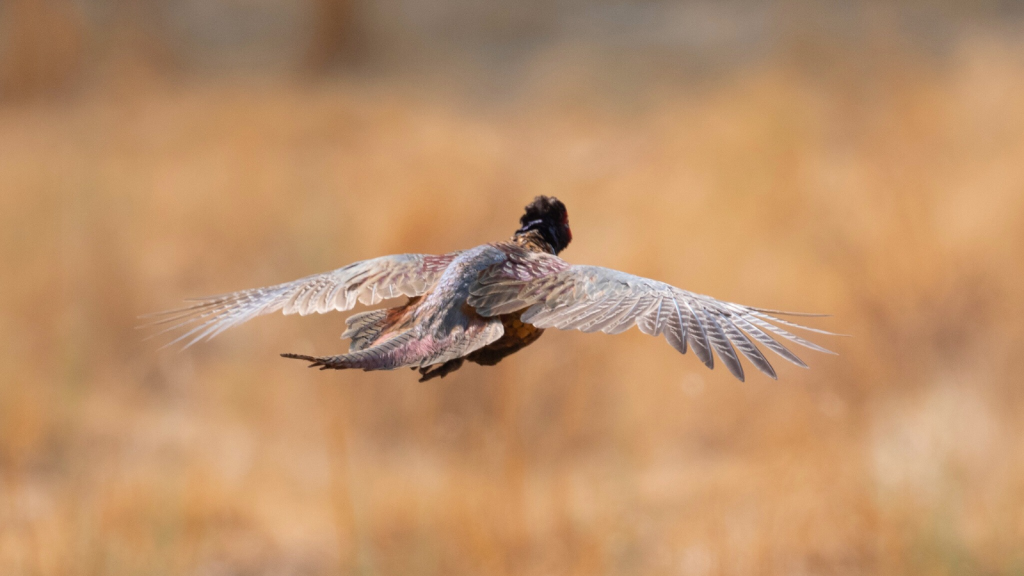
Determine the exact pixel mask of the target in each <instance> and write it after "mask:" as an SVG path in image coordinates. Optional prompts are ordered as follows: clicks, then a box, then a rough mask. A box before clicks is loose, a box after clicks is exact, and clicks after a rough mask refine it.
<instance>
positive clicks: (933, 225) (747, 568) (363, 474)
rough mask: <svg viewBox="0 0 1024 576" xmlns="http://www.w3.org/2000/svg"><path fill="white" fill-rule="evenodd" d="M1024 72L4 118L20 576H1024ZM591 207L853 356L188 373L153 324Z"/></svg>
mask: <svg viewBox="0 0 1024 576" xmlns="http://www.w3.org/2000/svg"><path fill="white" fill-rule="evenodd" d="M1021 94H1024V64H1022V61H1021V59H1020V57H1019V54H1017V53H1014V52H1013V51H1011V50H1009V49H1006V48H1001V47H1000V46H999V45H998V44H993V43H985V42H977V43H973V44H971V43H968V44H965V45H964V46H962V47H961V48H960V49H959V50H958V51H957V53H956V54H955V55H954V56H953V57H951V59H950V61H949V62H948V63H947V64H946V65H944V66H941V67H928V66H920V65H918V64H917V63H914V62H912V61H909V60H903V61H901V60H894V61H891V62H888V63H886V65H884V66H879V67H877V68H873V69H872V70H871V72H870V73H869V74H861V75H856V74H853V75H832V76H824V77H823V76H816V75H812V74H809V73H806V72H802V71H801V68H800V67H794V66H788V65H786V64H784V63H775V64H766V65H763V66H759V67H756V68H754V69H750V70H747V71H745V72H743V73H741V74H737V75H735V76H733V77H730V78H726V79H722V80H719V81H715V82H711V83H709V84H706V85H704V86H703V87H701V88H699V89H690V90H682V89H663V90H660V91H658V92H656V93H653V94H646V95H645V96H644V97H643V98H642V99H637V102H638V104H636V105H633V106H628V107H626V106H622V105H618V104H612V103H609V101H607V100H604V99H602V98H600V97H592V96H586V95H585V94H582V93H581V92H580V91H576V90H572V89H568V88H565V87H564V86H560V85H558V83H557V82H554V81H551V80H539V81H537V83H536V87H535V88H532V89H527V90H525V91H524V95H523V96H521V97H519V98H517V99H515V100H514V101H513V102H510V103H504V104H487V103H481V102H480V101H478V100H474V99H472V98H468V99H467V98H463V99H459V98H456V97H453V96H452V95H451V93H450V92H445V91H443V90H430V89H414V88H413V87H411V86H409V85H402V84H398V85H386V84H375V83H373V82H370V81H355V80H351V81H338V82H336V83H330V84H322V85H297V84H289V83H281V82H271V83H267V84H259V83H244V82H243V83H238V84H234V85H232V84H230V83H220V84H206V85H192V86H181V85H176V86H170V87H167V86H163V87H161V86H160V85H154V86H149V87H143V88H139V89H118V88H116V87H108V88H100V89H96V90H95V91H92V92H89V93H86V94H83V95H80V96H78V97H75V98H73V99H70V100H59V101H53V100H51V101H46V102H23V103H9V104H7V105H6V106H5V107H3V108H0V180H2V184H0V186H2V189H3V193H2V194H0V234H2V238H3V242H2V252H0V254H2V261H3V262H4V268H5V273H4V274H3V275H2V276H0V294H2V299H3V305H2V307H0V323H2V324H0V346H2V348H3V350H4V353H5V360H4V361H3V362H2V363H0V573H2V574H5V575H6V574H10V575H21V574H25V575H51V574H53V575H57V574H113V575H116V574H133V575H134V574H204V575H205V574H338V573H360V574H445V575H451V574H538V575H540V574H587V575H590V574H688V575H705V574H707V575H716V574H742V575H751V574H1021V573H1022V570H1024V552H1022V550H1024V547H1022V545H1021V543H1022V542H1024V506H1022V503H1024V424H1022V422H1024V419H1022V418H1021V416H1022V414H1024V392H1022V386H1021V383H1020V376H1019V374H1020V373H1021V369H1022V368H1024V361H1022V355H1021V354H1020V353H1019V350H1020V349H1021V346H1022V345H1024V328H1022V323H1021V318H1024V306H1022V304H1024V298H1022V297H1021V295H1022V294H1024V286H1022V284H1024V281H1022V278H1024V259H1022V257H1021V252H1020V249H1021V247H1022V246H1024V193H1022V189H1024V188H1022V185H1024V162H1021V158H1024V99H1022V98H1021ZM536 194H555V195H557V196H559V197H560V198H561V199H563V200H564V201H565V202H566V204H567V205H568V206H569V211H570V215H571V219H572V223H573V230H574V233H575V237H576V241H575V243H574V244H573V245H572V246H571V247H570V248H569V250H568V251H567V252H566V253H565V254H564V256H565V257H566V258H567V259H569V260H571V261H574V262H586V263H593V264H601V265H606V266H611V267H617V268H622V269H625V270H629V271H632V272H635V273H639V274H645V275H650V276H654V277H657V278H659V279H663V280H666V281H670V282H674V283H676V284H678V285H680V286H683V287H686V288H688V289H692V290H696V291H700V292H704V293H710V294H713V295H715V296H718V297H721V298H724V299H730V300H733V301H738V302H743V303H750V304H755V305H760V306H768V307H775V308H782V309H800V310H808V311H826V312H831V313H833V314H835V317H834V318H831V319H826V320H823V321H821V322H819V323H818V325H819V326H821V327H823V328H826V329H830V330H835V331H837V332H844V333H849V334H852V335H853V338H848V339H829V340H828V341H827V342H824V343H825V344H826V345H828V346H830V347H831V348H834V349H836V350H837V351H838V352H839V353H840V355H839V356H838V357H827V356H823V355H816V354H814V353H807V354H806V355H805V358H806V359H807V360H808V361H809V363H810V364H811V365H812V369H811V370H809V371H803V370H800V369H798V368H795V367H791V366H781V367H780V368H781V369H780V375H781V379H780V381H779V382H773V381H770V380H768V379H767V378H764V377H761V376H760V375H751V376H750V378H748V382H747V383H744V384H740V383H738V382H735V381H733V380H732V379H731V378H730V377H729V375H728V373H727V372H726V371H724V370H721V369H718V370H715V371H714V372H708V371H707V370H705V369H704V368H703V367H702V366H701V365H700V364H699V363H698V362H697V361H696V360H695V359H694V358H693V357H691V356H687V357H679V356H678V355H677V354H676V353H675V352H674V351H673V350H672V349H671V348H670V347H668V346H667V345H665V343H664V342H662V341H658V340H653V339H650V338H647V337H645V336H643V335H641V334H639V333H636V332H635V331H634V332H630V333H627V334H623V335H620V336H617V337H609V336H599V335H583V334H578V333H549V334H547V335H546V336H545V337H544V339H543V340H542V341H541V342H540V343H538V345H536V346H534V347H531V348H529V349H527V350H526V351H524V352H522V353H520V354H518V355H516V356H514V357H512V358H510V359H508V360H506V361H505V362H503V363H502V364H501V365H499V366H498V367H495V368H492V369H484V368H480V367H476V366H471V367H468V368H464V369H463V370H461V371H460V372H458V373H456V374H454V375H453V376H451V377H449V378H446V379H445V380H443V381H439V382H438V381H433V382H430V383H427V384H418V383H416V382H415V378H414V375H413V374H411V373H409V372H406V371H399V372H395V373H375V374H365V373H361V372H351V373H349V372H343V373H330V374H328V373H321V372H316V371H306V370H304V369H302V368H301V367H300V366H299V365H297V364H295V363H293V362H288V361H284V360H281V359H280V358H278V357H277V354H278V353H280V352H287V351H292V352H304V353H308V352H313V353H333V352H336V351H339V350H342V349H343V348H344V344H343V343H341V342H340V341H338V340H337V336H338V334H339V333H340V332H341V331H342V329H343V323H342V319H343V316H341V315H331V316H324V317H317V318H305V319H299V318H292V317H289V318H283V317H282V318H277V317H273V318H266V319H260V320H258V321H254V322H253V323H252V324H250V325H247V326H245V327H244V328H241V329H237V330H233V331H231V332H229V333H227V334H224V335H223V336H222V337H220V338H219V339H217V340H216V341H214V342H212V343H210V344H208V345H202V346H198V347H196V348H194V349H190V350H188V351H187V352H184V353H179V352H175V351H172V350H160V351H158V350H157V347H158V343H154V342H152V341H146V342H143V341H140V334H139V333H138V332H137V331H135V330H134V329H133V326H134V325H135V324H136V319H135V317H136V315H137V314H141V313H144V312H150V311H154V310H159V309H163V308H167V307H171V306H174V305H175V304H176V303H177V302H179V300H180V299H181V298H182V297H185V296H193V295H203V294H207V293H218V292H224V291H229V290H234V289H239V288H245V287H251V286H257V285H264V284H271V283H276V282H279V281H283V280H288V279H292V278H295V277H299V276H301V275H305V274H308V273H312V272H316V271H321V270H327V269H330V268H333V267H337V266H339V265H341V264H344V263H347V262H350V261H354V260H357V259H362V258H366V257H370V256H374V255H378V254H384V253H394V252H407V251H423V252H442V251H447V250H451V249H456V248H460V247H466V246H471V245H475V244H478V243H482V242H485V241H490V240H493V239H500V238H503V237H505V236H507V235H508V234H509V233H510V232H511V230H512V229H513V227H514V225H515V221H516V218H517V217H518V216H519V211H520V209H521V206H522V205H523V204H525V203H526V202H527V201H528V200H529V199H530V198H532V197H533V196H534V195H536Z"/></svg>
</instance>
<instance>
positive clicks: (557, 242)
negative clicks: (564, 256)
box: [516, 196, 572, 254]
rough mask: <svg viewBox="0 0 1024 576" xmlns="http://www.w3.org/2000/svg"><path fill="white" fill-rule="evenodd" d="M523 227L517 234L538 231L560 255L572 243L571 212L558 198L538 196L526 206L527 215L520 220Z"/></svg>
mask: <svg viewBox="0 0 1024 576" xmlns="http://www.w3.org/2000/svg"><path fill="white" fill-rule="evenodd" d="M519 223H520V224H521V225H522V226H521V227H520V228H519V230H517V231H516V234H525V233H526V232H529V231H531V230H536V231H537V232H539V233H540V235H541V236H542V237H543V238H544V241H545V242H547V243H548V244H549V245H551V248H552V249H553V250H554V251H555V254H558V253H559V252H561V251H562V250H565V247H566V246H568V245H569V242H571V241H572V230H570V229H569V212H568V211H567V210H566V209H565V204H562V202H561V201H560V200H559V199H558V198H554V197H550V196H537V197H536V198H534V199H533V202H530V203H529V204H528V205H527V206H526V213H525V214H523V216H522V217H521V218H520V219H519Z"/></svg>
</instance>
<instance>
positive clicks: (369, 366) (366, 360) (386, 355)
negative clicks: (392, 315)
mask: <svg viewBox="0 0 1024 576" xmlns="http://www.w3.org/2000/svg"><path fill="white" fill-rule="evenodd" d="M419 344H420V340H419V339H417V338H416V335H415V334H413V333H412V332H411V331H410V332H403V333H401V334H399V335H397V336H395V337H394V338H391V339H389V340H387V341H385V342H382V343H380V344H378V345H376V346H371V347H369V348H364V349H362V350H356V351H353V352H349V353H348V354H340V355H338V356H306V355H303V354H281V356H283V357H284V358H294V359H296V360H305V361H307V362H309V363H310V364H309V367H310V368H316V367H318V368H320V369H321V370H346V369H349V368H360V369H362V370H366V371H370V370H394V369H395V368H401V367H403V366H418V365H419V363H420V361H421V360H422V359H423V351H422V350H421V348H422V346H420V345H419Z"/></svg>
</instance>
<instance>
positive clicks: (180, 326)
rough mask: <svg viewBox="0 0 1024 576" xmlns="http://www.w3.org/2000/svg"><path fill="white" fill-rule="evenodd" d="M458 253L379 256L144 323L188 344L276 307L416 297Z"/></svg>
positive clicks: (296, 309) (340, 306)
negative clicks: (180, 331) (174, 332)
mask: <svg viewBox="0 0 1024 576" xmlns="http://www.w3.org/2000/svg"><path fill="white" fill-rule="evenodd" d="M456 255H457V253H451V254H443V255H440V256H434V255H430V254H399V255H395V256H382V257H380V258H373V259H371V260H363V261H362V262H356V263H354V264H349V265H348V266H345V267H344V268H339V269H337V270H334V271H332V272H325V273H323V274H314V275H313V276H307V277H305V278H301V279H299V280H295V281H292V282H286V283H284V284H278V285H276V286H268V287H265V288H253V289H250V290H242V291H239V292H232V293H230V294H222V295H219V296H208V297H206V298H197V299H195V300H194V301H195V302H196V303H195V304H194V305H192V306H188V307H186V308H181V309H178V310H169V311H167V312H159V313H157V314H151V315H148V316H146V317H148V318H154V319H155V320H154V321H153V322H151V323H150V324H148V325H147V326H156V325H165V324H166V325H169V326H167V327H166V328H164V329H163V330H161V331H160V332H158V333H157V334H163V333H165V332H171V331H175V330H185V332H184V333H183V334H181V335H179V336H178V337H177V338H175V339H174V340H173V341H172V342H170V343H168V344H167V345H168V346H170V345H172V344H175V343H177V342H180V341H182V340H186V339H189V338H190V340H189V341H188V343H187V344H186V345H185V348H188V347H189V346H191V345H193V344H195V343H196V342H199V341H201V340H208V339H210V338H213V337H214V336H216V335H217V334H220V333H221V332H223V331H224V330H226V329H228V328H230V327H232V326H235V325H238V324H241V323H243V322H246V321H248V320H251V319H252V318H255V317H256V316H260V315H263V314H270V313H271V312H277V311H278V310H283V311H284V313H285V314H296V313H298V314H300V315H302V316H305V315H307V314H312V313H314V312H315V313H318V314H323V313H324V312H330V311H332V310H350V309H352V308H353V307H354V306H355V305H356V302H357V301H358V302H361V303H363V304H368V305H372V304H376V303H378V302H380V301H381V300H384V299H386V298H397V297H399V296H403V295H404V296H410V297H412V296H419V295H421V294H423V293H425V292H426V291H427V290H428V289H429V288H430V286H432V285H433V284H434V282H435V281H436V280H437V278H438V277H439V276H440V275H441V273H443V272H444V270H445V268H447V266H448V264H449V263H451V261H452V259H454V258H455V256H456ZM155 335H156V334H155ZM155 335H154V336H155Z"/></svg>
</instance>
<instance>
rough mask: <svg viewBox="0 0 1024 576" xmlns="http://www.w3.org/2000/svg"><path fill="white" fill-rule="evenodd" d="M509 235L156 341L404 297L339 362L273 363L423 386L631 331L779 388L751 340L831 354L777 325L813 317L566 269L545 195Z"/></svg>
mask: <svg viewBox="0 0 1024 576" xmlns="http://www.w3.org/2000/svg"><path fill="white" fill-rule="evenodd" d="M519 223H520V227H519V229H518V230H516V231H515V233H514V234H513V235H512V238H511V239H509V240H507V241H504V242H493V243H490V244H484V245H481V246H477V247H476V248H470V249H468V250H462V251H458V252H452V253H449V254H442V255H432V254H400V255H394V256H382V257H380V258H373V259H370V260H364V261H362V262H356V263H354V264H349V265H348V266H345V267H343V268H339V269H337V270H334V271H332V272H326V273H323V274H315V275H313V276H307V277H305V278H301V279H299V280H295V281H293V282H286V283H284V284H278V285H276V286H268V287H265V288H253V289H251V290H242V291H240V292H233V293H230V294H224V295H220V296H210V297H206V298H199V299H196V300H194V301H193V302H194V304H193V305H191V306H189V307H186V308H182V309H179V310H171V311H168V312H161V313H158V314H154V315H151V317H155V320H154V321H153V322H152V323H151V325H165V326H164V329H163V330H162V331H161V332H159V333H164V332H169V331H175V330H182V331H183V333H182V334H180V335H179V336H178V337H177V338H176V339H175V340H174V341H172V342H171V343H169V344H168V345H171V344H174V343H177V342H186V344H185V347H186V348H187V347H189V346H191V345H193V344H195V343H196V342H200V341H203V340H207V339H210V338H213V337H214V336H216V335H218V334H220V333H221V332H223V331H224V330H226V329H228V328H231V327H232V326H236V325H238V324H241V323H243V322H246V321H248V320H251V319H252V318H255V317H256V316H261V315H263V314H269V313H271V312H277V311H279V310H280V311H282V312H284V313H285V314H296V313H297V314H299V315H302V316H305V315H307V314H312V313H318V314H322V313H325V312H331V311H335V310H339V311H343V310H351V309H352V308H353V307H355V305H356V303H357V302H360V303H362V304H365V305H374V304H377V303H379V302H381V301H383V300H386V299H391V298H399V297H402V296H405V297H407V298H408V301H407V302H405V303H404V304H402V305H399V306H396V307H393V308H384V309H378V310H371V311H369V312H362V313H359V314H355V315H352V316H350V317H349V318H348V319H347V321H346V324H347V327H348V329H347V330H346V331H345V333H344V334H342V337H343V338H350V339H351V343H350V344H349V351H348V352H347V353H345V354H339V355H337V356H308V355H303V354H282V356H284V357H285V358H294V359H297V360H304V361H307V362H309V363H310V364H309V365H310V367H319V368H320V369H321V370H327V369H332V370H345V369H349V368H360V369H362V370H366V371H371V370H393V369H395V368H402V367H411V368H412V369H414V370H419V373H420V376H421V377H420V381H421V382H422V381H426V380H430V379H431V378H435V377H444V376H446V375H447V374H450V373H451V372H453V371H455V370H458V369H459V368H460V367H462V365H463V363H464V362H465V361H467V360H468V361H470V362H475V363H476V364H481V365H484V366H493V365H495V364H497V363H498V362H500V361H501V360H502V359H503V358H505V357H506V356H509V355H510V354H514V353H515V352H518V351H519V350H521V349H523V348H525V347H526V346H529V345H530V344H532V343H534V342H535V341H536V340H537V339H538V338H540V336H541V334H543V333H544V330H545V329H547V328H559V329H562V330H580V331H583V332H605V333H608V334H618V333H620V332H624V331H626V330H628V329H630V328H631V327H633V326H636V327H637V328H639V329H640V331H641V332H643V333H644V334H649V335H651V336H664V337H665V340H667V341H668V343H669V344H670V345H671V346H672V347H673V348H675V349H676V350H678V351H679V352H680V353H682V354H685V353H686V351H687V349H688V348H692V349H693V352H694V354H695V355H696V356H697V358H699V359H700V361H701V362H703V363H704V364H705V365H706V366H707V367H708V368H714V365H715V355H717V356H718V358H719V359H720V360H721V362H722V363H723V364H725V366H726V368H728V369H729V371H730V372H731V373H732V374H733V375H734V376H735V377H736V378H738V379H739V380H741V381H742V380H743V379H744V372H743V365H742V364H741V363H740V358H739V356H740V355H743V356H744V357H746V358H747V360H749V361H750V363H751V364H753V365H754V366H755V367H757V368H758V369H759V370H760V371H761V372H763V373H765V374H767V375H768V376H770V377H771V378H777V376H776V373H775V369H774V368H773V367H772V365H771V363H770V362H769V361H768V359H767V358H766V357H765V355H764V354H763V353H762V352H761V350H760V349H759V348H758V346H757V345H756V344H755V342H757V343H759V344H761V345H762V346H764V348H766V349H768V350H770V351H772V352H774V353H775V354H777V355H779V356H781V357H782V358H785V359H786V360H788V361H790V362H792V363H794V364H796V365H798V366H802V367H804V368H806V367H807V365H806V364H805V363H804V362H803V361H802V360H801V359H800V358H799V357H797V356H796V354H794V353H793V352H791V351H790V350H789V348H787V347H786V345H787V344H789V345H792V344H797V345H799V346H802V347H805V348H809V349H811V350H816V351H819V352H825V353H830V354H831V353H832V352H830V351H829V350H826V349H825V348H822V347H821V346H818V345H817V344H814V343H812V342H810V341H808V340H805V339H803V338H801V337H800V336H797V335H795V334H793V333H791V332H789V331H787V330H786V329H785V328H783V327H788V328H798V329H802V330H808V331H812V332H817V333H820V334H827V335H832V334H831V333H829V332H826V331H824V330H818V329H815V328H808V327H805V326H801V325H799V324H796V323H794V322H790V321H786V320H783V319H781V318H779V316H817V315H813V314H796V313H791V312H779V311H775V310H767V309H762V308H753V307H750V306H743V305H740V304H732V303H729V302H723V301H720V300H716V299H714V298H711V297H709V296H702V295H700V294H695V293H693V292H687V291H686V290H682V289H680V288H676V287H675V286H671V285H669V284H666V283H664V282H659V281H657V280H651V279H648V278H643V277H640V276H634V275H632V274H627V273H625V272H619V271H618V270H612V269H609V268H601V267H599V266H582V265H576V264H570V263H568V262H566V261H565V260H562V259H561V258H559V256H558V255H559V254H561V252H562V251H563V250H565V248H566V247H567V246H568V245H569V243H570V242H571V241H572V231H571V229H570V228H569V215H568V212H567V211H566V208H565V205H564V204H563V203H562V202H561V201H559V200H558V199H556V198H553V197H547V196H539V197H537V198H536V199H534V201H533V202H531V203H530V204H529V205H528V206H526V212H525V213H524V214H523V216H522V217H521V218H520V219H519Z"/></svg>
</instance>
